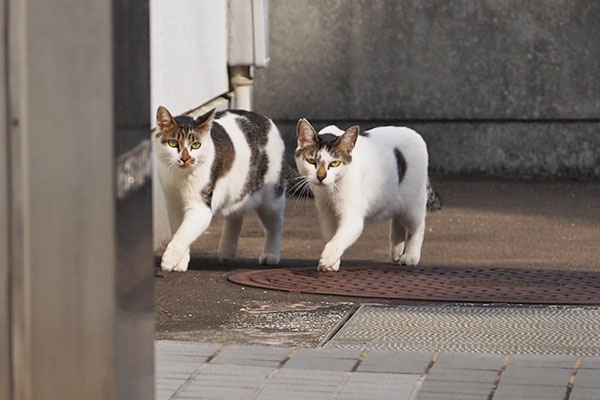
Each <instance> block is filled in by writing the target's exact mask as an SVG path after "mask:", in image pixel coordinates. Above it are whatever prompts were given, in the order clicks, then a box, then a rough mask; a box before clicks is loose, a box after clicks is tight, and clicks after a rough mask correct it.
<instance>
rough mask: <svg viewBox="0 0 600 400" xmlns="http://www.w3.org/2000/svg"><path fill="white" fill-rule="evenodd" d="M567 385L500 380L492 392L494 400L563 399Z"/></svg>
mask: <svg viewBox="0 0 600 400" xmlns="http://www.w3.org/2000/svg"><path fill="white" fill-rule="evenodd" d="M566 392H567V385H566V384H565V385H564V386H563V385H553V386H551V385H530V384H527V385H525V384H523V385H520V384H511V383H504V382H503V381H502V380H501V381H500V384H499V385H498V388H497V389H496V393H495V394H494V400H517V399H519V400H521V399H523V400H530V399H539V400H563V399H564V397H565V393H566Z"/></svg>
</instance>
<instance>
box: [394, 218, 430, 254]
mask: <svg viewBox="0 0 600 400" xmlns="http://www.w3.org/2000/svg"><path fill="white" fill-rule="evenodd" d="M407 231H408V235H407V240H406V251H405V253H404V254H403V255H402V256H401V257H400V260H399V261H398V263H399V264H401V265H417V264H418V263H419V261H420V259H421V247H422V246H423V237H424V236H425V220H423V221H422V222H421V223H420V224H419V226H418V227H417V228H416V229H414V230H411V229H408V230H407Z"/></svg>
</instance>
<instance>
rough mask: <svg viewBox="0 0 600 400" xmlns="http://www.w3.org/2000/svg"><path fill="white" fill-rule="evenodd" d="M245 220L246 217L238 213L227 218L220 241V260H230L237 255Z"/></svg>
mask: <svg viewBox="0 0 600 400" xmlns="http://www.w3.org/2000/svg"><path fill="white" fill-rule="evenodd" d="M243 221H244V217H242V216H238V215H231V216H229V217H227V218H226V219H225V223H224V225H223V232H222V233H221V241H220V242H219V261H221V262H224V261H229V260H231V259H232V258H233V257H235V254H236V253H237V246H238V240H239V238H240V231H241V230H242V223H243Z"/></svg>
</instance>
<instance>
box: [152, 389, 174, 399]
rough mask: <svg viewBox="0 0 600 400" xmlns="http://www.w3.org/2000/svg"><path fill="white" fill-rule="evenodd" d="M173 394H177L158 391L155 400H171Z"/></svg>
mask: <svg viewBox="0 0 600 400" xmlns="http://www.w3.org/2000/svg"><path fill="white" fill-rule="evenodd" d="M173 393H175V391H174V390H156V391H155V392H154V400H169V399H170V398H171V396H172V395H173Z"/></svg>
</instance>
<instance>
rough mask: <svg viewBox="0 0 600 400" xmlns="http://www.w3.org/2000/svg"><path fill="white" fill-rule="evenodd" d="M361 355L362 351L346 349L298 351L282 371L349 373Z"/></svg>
mask: <svg viewBox="0 0 600 400" xmlns="http://www.w3.org/2000/svg"><path fill="white" fill-rule="evenodd" d="M361 354H362V350H347V349H300V350H298V351H297V352H296V353H295V354H294V355H293V356H292V357H291V358H290V359H289V361H288V362H287V363H286V364H285V365H284V367H283V369H287V368H300V369H321V370H324V371H350V370H351V369H352V368H353V367H354V365H355V364H356V362H357V361H358V359H359V358H360V355H361Z"/></svg>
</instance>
